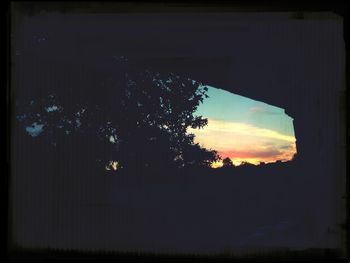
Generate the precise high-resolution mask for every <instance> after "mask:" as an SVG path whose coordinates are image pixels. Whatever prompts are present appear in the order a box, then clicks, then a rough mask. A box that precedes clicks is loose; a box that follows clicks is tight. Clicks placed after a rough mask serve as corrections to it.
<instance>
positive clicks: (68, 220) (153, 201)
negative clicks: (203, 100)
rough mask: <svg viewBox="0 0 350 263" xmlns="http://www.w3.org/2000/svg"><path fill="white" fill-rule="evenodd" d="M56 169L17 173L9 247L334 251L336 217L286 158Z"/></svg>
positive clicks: (323, 197) (311, 183) (314, 185)
mask: <svg viewBox="0 0 350 263" xmlns="http://www.w3.org/2000/svg"><path fill="white" fill-rule="evenodd" d="M57 173H58V171H55V170H53V171H52V174H45V173H42V172H40V170H38V173H36V174H26V175H24V174H17V175H16V176H17V177H16V176H14V182H15V183H14V184H13V188H12V191H13V192H12V193H13V206H12V208H13V209H12V210H13V211H12V212H13V213H12V215H13V217H12V220H11V222H12V226H13V230H14V231H13V233H14V235H13V237H14V242H15V244H18V245H20V246H23V247H27V248H28V247H29V248H30V247H32V248H47V247H50V248H58V249H79V250H108V251H121V252H133V251H136V252H151V253H154V252H155V253H171V254H174V253H175V254H176V253H199V254H201V253H202V254H203V253H241V252H242V253H244V252H252V251H261V250H264V249H267V250H284V249H286V248H288V249H292V250H299V249H308V248H337V247H338V246H339V242H340V239H339V232H337V231H336V226H335V225H332V222H333V221H332V218H333V217H332V215H331V214H329V213H328V214H327V212H328V211H326V208H325V207H326V204H325V205H323V204H320V202H323V201H322V200H326V201H327V196H326V195H327V192H326V191H323V190H324V189H321V188H320V187H318V186H317V182H314V181H310V180H308V179H307V177H305V176H304V175H303V174H300V173H298V171H297V168H296V166H295V165H293V163H292V162H291V163H286V164H281V165H276V166H274V167H270V168H266V167H265V168H264V167H260V168H259V169H257V168H249V167H248V168H245V169H239V168H238V169H233V170H230V169H228V170H207V169H202V170H200V169H195V170H179V171H168V172H160V171H158V172H155V171H154V172H152V173H149V172H145V171H144V172H140V171H137V170H135V171H133V173H127V172H119V173H116V172H107V171H106V172H105V173H95V172H94V171H90V172H89V173H87V174H84V176H83V175H81V174H79V175H75V176H73V175H70V176H69V172H67V174H65V175H63V174H60V176H58V175H57ZM54 174H56V175H55V176H53V175H54ZM19 178H21V180H19ZM322 191H323V192H322Z"/></svg>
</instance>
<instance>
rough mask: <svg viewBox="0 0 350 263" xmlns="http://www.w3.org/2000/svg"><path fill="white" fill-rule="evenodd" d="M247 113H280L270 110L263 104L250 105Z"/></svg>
mask: <svg viewBox="0 0 350 263" xmlns="http://www.w3.org/2000/svg"><path fill="white" fill-rule="evenodd" d="M248 113H249V114H270V115H277V114H280V112H277V111H272V110H271V109H268V108H266V107H264V106H257V107H251V108H249V111H248Z"/></svg>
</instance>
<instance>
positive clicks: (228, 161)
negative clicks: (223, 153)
mask: <svg viewBox="0 0 350 263" xmlns="http://www.w3.org/2000/svg"><path fill="white" fill-rule="evenodd" d="M222 163H223V166H222V167H224V168H228V167H234V164H233V162H232V160H231V159H230V158H228V157H226V158H225V159H223V160H222Z"/></svg>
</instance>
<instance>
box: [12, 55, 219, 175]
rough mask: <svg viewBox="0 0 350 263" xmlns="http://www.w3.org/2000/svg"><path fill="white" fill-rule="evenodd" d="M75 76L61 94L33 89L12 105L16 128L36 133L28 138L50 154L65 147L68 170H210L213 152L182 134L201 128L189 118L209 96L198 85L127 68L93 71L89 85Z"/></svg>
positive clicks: (123, 64) (199, 121)
mask: <svg viewBox="0 0 350 263" xmlns="http://www.w3.org/2000/svg"><path fill="white" fill-rule="evenodd" d="M41 66H43V68H40V67H38V68H39V70H40V69H42V70H43V72H45V73H47V74H48V75H50V72H46V71H45V68H44V65H41ZM58 66H59V65H58ZM106 72H107V73H108V74H107V73H106ZM73 73H74V70H73ZM73 73H72V77H71V78H70V79H67V78H65V79H63V81H64V82H65V88H64V89H62V90H60V89H59V88H56V87H55V86H53V87H50V88H47V89H46V90H44V91H43V90H42V89H37V88H36V87H35V85H33V86H32V87H33V92H32V93H31V94H30V95H29V94H27V93H25V96H20V97H19V98H18V99H17V100H16V117H17V121H18V122H17V124H18V125H19V126H18V127H19V129H21V130H22V131H23V130H26V129H27V130H28V129H30V128H28V127H30V126H33V125H34V126H33V127H34V128H37V127H39V125H40V127H41V126H42V128H41V130H40V131H37V133H38V134H34V133H32V134H26V135H27V137H29V139H34V140H39V139H40V140H41V142H45V144H46V145H47V147H50V148H51V149H54V150H53V151H54V152H57V151H58V149H59V148H62V149H61V151H64V148H66V147H67V145H69V146H70V150H71V153H72V154H71V155H72V158H75V159H74V161H73V162H74V163H89V162H94V163H96V164H97V163H99V164H100V167H105V165H106V164H108V163H110V161H111V160H115V161H118V164H119V165H120V167H123V168H127V169H134V168H136V169H140V168H146V167H148V168H150V167H153V168H160V169H162V168H171V167H184V166H189V165H194V166H210V163H211V162H213V161H216V160H218V158H219V156H218V155H217V153H216V152H215V151H211V150H207V149H204V148H202V147H200V146H199V145H198V144H195V143H194V135H193V134H190V133H187V129H188V128H189V127H191V128H203V127H204V126H205V125H206V124H207V119H204V118H203V117H201V116H194V114H193V113H194V112H195V110H196V109H197V107H198V105H199V104H200V103H202V102H203V99H204V98H206V97H207V94H206V92H207V88H206V87H205V86H204V85H202V84H201V83H200V82H197V81H194V80H191V79H189V78H182V77H180V76H177V75H176V74H174V73H165V74H161V73H159V72H157V71H155V70H153V71H151V70H147V69H144V68H142V67H137V66H135V64H129V63H126V62H125V61H124V62H119V63H117V64H115V63H114V64H113V65H110V70H108V71H105V72H100V71H95V72H94V74H95V76H94V78H95V81H91V82H90V83H87V82H85V80H84V81H83V80H81V79H79V78H78V77H77V76H78V74H77V75H75V74H73ZM46 77H47V76H46ZM34 84H35V83H34ZM84 85H86V88H84ZM21 88H22V89H25V87H21ZM35 125H36V126H35ZM34 128H31V129H32V130H34ZM30 135H31V136H32V137H33V138H30V137H31V136H30ZM34 137H35V138H34ZM42 157H44V156H42ZM55 158H56V157H54V158H53V159H55Z"/></svg>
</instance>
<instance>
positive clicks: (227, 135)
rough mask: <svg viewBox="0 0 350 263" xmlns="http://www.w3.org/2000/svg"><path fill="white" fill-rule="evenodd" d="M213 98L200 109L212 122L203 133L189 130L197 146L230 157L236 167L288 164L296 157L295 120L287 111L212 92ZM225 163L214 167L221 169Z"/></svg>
mask: <svg viewBox="0 0 350 263" xmlns="http://www.w3.org/2000/svg"><path fill="white" fill-rule="evenodd" d="M208 93H209V94H208V95H209V98H208V99H206V100H207V101H206V100H204V102H203V104H201V106H200V107H199V109H198V111H197V112H198V115H201V116H203V117H204V118H207V119H208V125H207V126H205V127H204V128H202V129H192V128H189V129H188V130H187V132H188V133H193V134H195V142H196V143H199V144H200V145H201V146H203V147H205V148H207V149H212V150H216V151H218V153H219V155H220V156H221V157H222V159H224V158H226V157H229V158H230V159H231V160H232V162H233V163H234V164H235V165H240V164H241V163H242V162H243V161H244V162H249V163H252V164H259V163H260V162H265V163H271V162H276V161H277V160H281V161H282V162H283V161H288V160H291V159H292V158H293V155H294V154H295V153H296V139H295V136H294V128H293V119H292V118H290V117H289V116H288V115H286V114H285V113H284V110H283V109H280V108H277V107H273V106H270V105H268V104H265V103H262V102H258V101H254V100H251V99H248V98H245V97H242V96H238V95H235V94H233V93H230V92H227V91H224V90H221V89H216V88H212V87H210V88H209V92H208ZM221 166H222V161H220V162H216V163H213V164H212V167H213V168H217V167H221Z"/></svg>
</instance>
